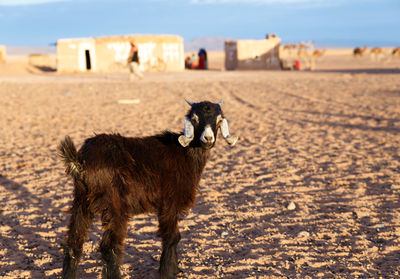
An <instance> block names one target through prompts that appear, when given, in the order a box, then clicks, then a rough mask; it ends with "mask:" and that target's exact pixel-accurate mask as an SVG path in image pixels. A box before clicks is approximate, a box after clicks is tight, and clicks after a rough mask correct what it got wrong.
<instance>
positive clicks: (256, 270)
mask: <svg viewBox="0 0 400 279" xmlns="http://www.w3.org/2000/svg"><path fill="white" fill-rule="evenodd" d="M342 58H343V57H342ZM329 59H330V58H328V57H326V60H325V62H321V64H320V65H321V67H322V66H323V65H324V64H323V63H326V65H325V66H324V68H320V69H324V71H321V72H318V71H317V72H280V71H254V72H253V71H247V72H223V71H201V72H198V71H186V72H182V73H152V74H147V75H146V76H145V79H144V80H140V81H133V82H129V80H128V76H127V75H125V74H88V75H84V74H76V75H58V74H54V73H53V74H45V73H41V74H34V75H32V74H27V73H24V74H17V73H4V72H3V73H2V75H1V76H0V94H1V98H0V175H1V176H0V202H1V211H0V215H1V217H0V234H1V238H0V278H44V277H47V278H59V276H60V274H61V268H62V259H63V257H62V254H61V246H60V243H61V241H62V239H63V237H64V234H65V228H66V224H67V221H68V213H67V212H68V210H69V208H70V205H71V197H72V182H71V179H69V178H68V177H66V176H65V174H64V168H63V165H62V163H61V161H60V159H59V158H58V157H57V155H56V146H57V145H58V143H59V141H60V140H61V139H62V138H63V137H64V136H65V135H70V136H71V137H72V138H73V140H74V141H75V142H76V143H77V144H78V145H81V144H82V142H83V141H84V139H85V138H87V137H90V136H92V135H93V134H94V133H101V132H119V133H121V134H123V135H127V136H140V135H150V134H153V133H156V132H160V131H162V130H164V129H170V130H173V131H181V130H182V125H183V117H184V114H185V113H186V110H187V109H188V107H187V104H186V103H185V101H184V99H183V98H184V97H187V98H190V99H191V100H194V101H199V100H204V99H208V100H210V101H219V100H221V99H223V100H224V101H225V103H224V113H225V115H226V117H227V118H228V119H229V123H230V130H231V133H232V134H235V135H238V136H240V140H239V142H238V143H237V145H236V146H235V147H229V146H227V145H226V144H225V142H224V141H223V140H222V139H221V137H220V136H219V138H218V142H217V144H216V147H215V149H214V150H213V152H212V158H211V159H210V161H209V163H208V165H207V167H206V169H205V172H204V175H203V178H202V180H201V182H200V189H199V193H198V199H197V203H196V206H195V207H194V208H193V209H192V210H191V211H190V213H189V214H188V215H187V216H185V217H184V218H183V220H182V221H181V223H180V229H181V233H182V241H181V242H180V244H179V246H178V247H179V254H180V256H179V261H180V268H181V269H182V270H183V273H182V274H180V275H179V278H196V279H197V278H357V277H359V278H379V277H381V278H394V277H397V276H399V275H400V274H399V272H400V268H399V261H400V250H399V247H400V240H399V239H400V226H399V224H400V200H399V198H400V195H399V194H400V110H399V108H400V77H399V72H400V70H399V69H400V62H396V61H392V62H390V63H387V64H384V65H383V64H372V63H373V62H368V61H367V60H365V61H364V60H357V61H358V62H352V63H358V64H351V65H350V64H348V63H350V62H351V61H352V60H348V59H347V58H343V59H342V60H341V62H340V61H338V60H329ZM349 59H350V58H349ZM322 61H323V60H322ZM329 61H330V62H329ZM335 61H336V62H335ZM332 63H336V64H332ZM346 65H348V66H346ZM371 69H373V70H374V71H372V70H371ZM119 100H139V101H132V102H126V101H124V102H119ZM289 204H290V206H289ZM156 229H157V222H156V218H155V217H154V216H139V217H137V218H134V219H133V220H132V222H131V223H130V227H129V233H128V237H127V241H126V245H125V248H126V256H125V261H124V264H123V266H122V272H123V275H124V276H125V277H126V278H157V274H158V273H157V269H158V260H159V257H160V253H161V243H160V240H159V238H157V237H156ZM100 235H101V226H100V224H99V222H98V221H97V222H96V223H95V225H94V226H93V230H92V232H91V233H90V234H89V237H88V240H87V242H86V243H85V246H84V251H85V252H84V254H85V256H84V257H83V259H82V261H81V264H80V266H79V273H80V278H100V268H101V261H100V256H99V253H98V252H97V245H98V241H99V238H100Z"/></svg>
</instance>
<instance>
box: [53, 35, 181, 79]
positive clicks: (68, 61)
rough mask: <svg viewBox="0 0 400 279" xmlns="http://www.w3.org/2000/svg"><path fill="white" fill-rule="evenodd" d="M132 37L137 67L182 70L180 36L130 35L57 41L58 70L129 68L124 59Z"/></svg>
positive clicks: (105, 70)
mask: <svg viewBox="0 0 400 279" xmlns="http://www.w3.org/2000/svg"><path fill="white" fill-rule="evenodd" d="M132 40H134V41H135V44H136V45H137V46H138V49H139V58H140V67H141V69H142V70H143V71H182V70H184V53H183V39H182V38H181V37H179V36H173V35H131V36H111V37H99V38H90V39H63V40H59V41H58V43H57V58H58V71H59V72H86V71H90V72H116V71H128V67H127V59H128V55H129V51H130V41H132ZM88 64H90V65H88Z"/></svg>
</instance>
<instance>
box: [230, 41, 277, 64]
mask: <svg viewBox="0 0 400 279" xmlns="http://www.w3.org/2000/svg"><path fill="white" fill-rule="evenodd" d="M279 45H280V39H279V38H270V39H266V40H238V41H226V42H225V68H226V69H227V70H235V69H237V70H262V69H280V62H279Z"/></svg>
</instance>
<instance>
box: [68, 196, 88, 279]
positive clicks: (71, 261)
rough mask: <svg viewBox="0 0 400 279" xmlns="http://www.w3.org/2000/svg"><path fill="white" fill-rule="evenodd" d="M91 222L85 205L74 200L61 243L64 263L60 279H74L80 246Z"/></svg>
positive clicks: (80, 253)
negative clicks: (66, 230) (64, 239)
mask: <svg viewBox="0 0 400 279" xmlns="http://www.w3.org/2000/svg"><path fill="white" fill-rule="evenodd" d="M83 200H84V199H83ZM92 220H93V217H92V216H91V214H90V212H89V210H88V207H87V206H86V204H85V203H81V202H80V201H79V200H78V199H77V198H75V199H74V201H73V205H72V210H71V217H70V221H69V225H68V232H67V237H66V241H65V243H63V246H64V262H63V271H62V278H64V279H75V278H76V270H77V267H78V263H79V260H80V258H81V256H82V246H83V243H84V242H85V239H86V236H87V232H88V230H89V228H90V226H91V224H92Z"/></svg>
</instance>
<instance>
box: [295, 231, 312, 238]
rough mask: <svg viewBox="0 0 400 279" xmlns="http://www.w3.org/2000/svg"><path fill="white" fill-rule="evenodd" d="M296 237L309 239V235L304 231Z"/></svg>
mask: <svg viewBox="0 0 400 279" xmlns="http://www.w3.org/2000/svg"><path fill="white" fill-rule="evenodd" d="M297 236H298V237H300V238H308V237H310V233H309V232H306V231H301V232H299V234H298V235H297Z"/></svg>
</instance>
